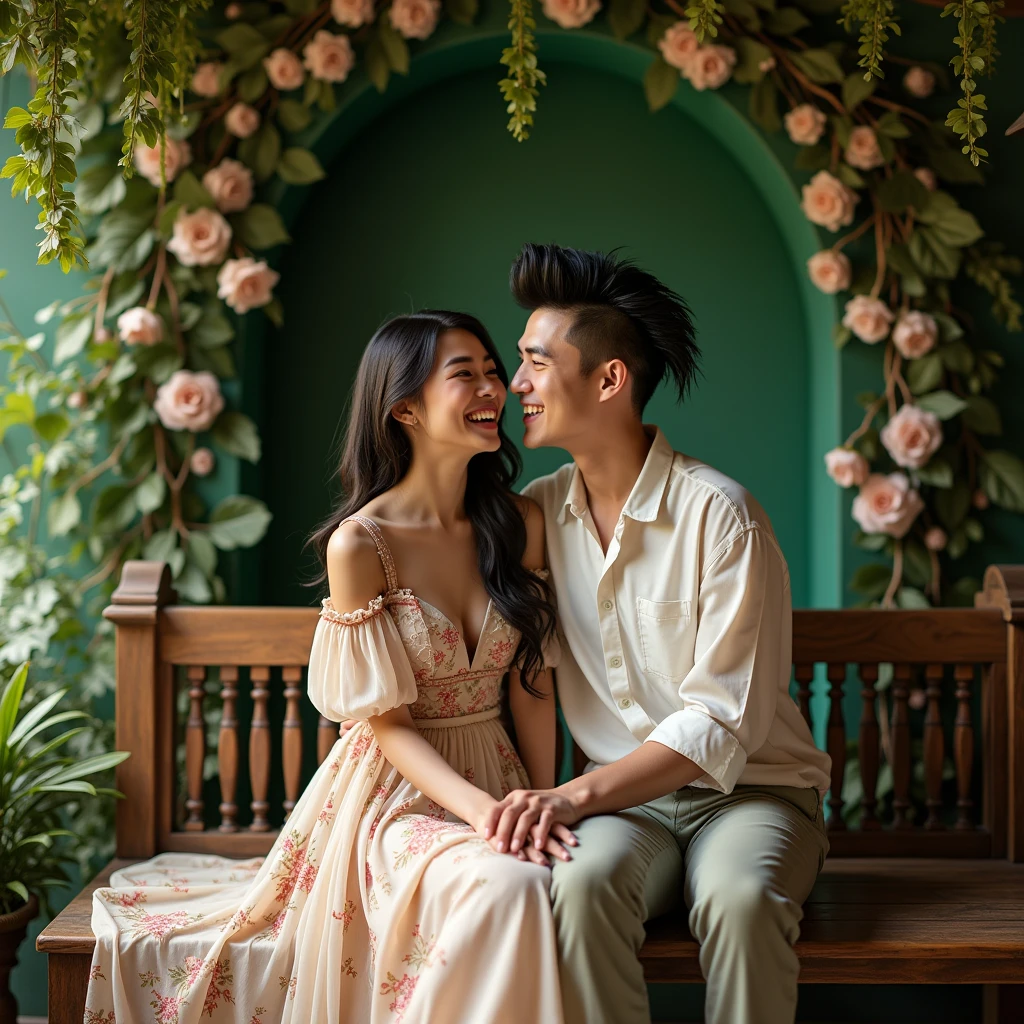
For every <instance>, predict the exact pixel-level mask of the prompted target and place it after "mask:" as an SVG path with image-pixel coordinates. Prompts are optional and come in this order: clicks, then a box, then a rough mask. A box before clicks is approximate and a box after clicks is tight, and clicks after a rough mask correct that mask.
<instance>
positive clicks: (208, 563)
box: [188, 530, 217, 577]
mask: <svg viewBox="0 0 1024 1024" xmlns="http://www.w3.org/2000/svg"><path fill="white" fill-rule="evenodd" d="M188 557H189V560H190V561H192V562H194V563H195V564H196V565H197V566H198V567H199V570H200V571H201V572H202V573H203V575H204V576H208V577H209V576H212V575H213V574H214V573H215V572H216V571H217V549H216V547H214V544H213V541H211V540H210V538H209V537H208V536H207V535H206V534H205V533H200V532H199V531H198V530H193V531H192V533H190V534H189V538H188Z"/></svg>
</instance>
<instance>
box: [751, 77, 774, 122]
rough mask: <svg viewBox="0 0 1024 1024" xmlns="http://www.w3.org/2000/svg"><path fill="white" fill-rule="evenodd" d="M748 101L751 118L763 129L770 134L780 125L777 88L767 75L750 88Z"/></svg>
mask: <svg viewBox="0 0 1024 1024" xmlns="http://www.w3.org/2000/svg"><path fill="white" fill-rule="evenodd" d="M748 102H749V106H748V109H749V112H750V117H751V119H752V120H753V121H754V123H755V124H757V125H759V126H760V127H761V128H762V129H763V130H764V131H766V132H768V133H769V134H771V133H773V132H777V131H778V130H779V129H780V128H781V127H782V119H781V118H780V117H779V93H778V89H776V87H775V83H774V82H773V81H772V80H771V78H769V77H768V76H767V75H765V77H764V78H762V79H761V81H760V82H756V83H755V84H754V86H753V87H752V88H751V90H750V99H749V101H748Z"/></svg>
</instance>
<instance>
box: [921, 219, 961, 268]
mask: <svg viewBox="0 0 1024 1024" xmlns="http://www.w3.org/2000/svg"><path fill="white" fill-rule="evenodd" d="M910 255H911V257H912V258H913V260H914V262H915V263H916V264H917V265H918V266H919V267H920V268H921V273H922V274H924V275H925V276H927V277H941V278H946V279H949V280H952V279H953V278H954V277H956V275H957V273H958V272H959V270H960V251H959V250H958V249H952V248H950V247H949V246H948V245H947V244H946V243H945V242H943V241H942V240H941V239H940V238H939V237H938V236H937V235H936V234H935V232H934V230H933V229H932V228H930V227H929V226H928V225H926V224H922V225H920V226H919V227H917V228H916V229H915V230H914V233H913V234H912V235H911V236H910Z"/></svg>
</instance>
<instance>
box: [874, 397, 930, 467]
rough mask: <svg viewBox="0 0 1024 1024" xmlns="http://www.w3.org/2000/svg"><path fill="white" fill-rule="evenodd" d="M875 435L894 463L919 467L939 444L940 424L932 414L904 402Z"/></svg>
mask: <svg viewBox="0 0 1024 1024" xmlns="http://www.w3.org/2000/svg"><path fill="white" fill-rule="evenodd" d="M878 438H879V440H880V441H881V442H882V444H883V445H884V446H885V450H886V451H887V452H888V453H889V454H890V455H891V456H892V461H893V462H895V463H896V465H897V466H903V467H904V468H906V469H920V468H921V467H922V466H923V465H924V464H925V463H926V462H927V461H928V460H929V459H930V458H931V457H932V456H933V455H934V454H935V452H936V451H937V450H938V448H939V445H941V444H942V424H941V423H939V417H938V416H936V415H935V413H933V412H925V410H924V409H918V407H917V406H916V405H904V406H901V408H900V411H899V412H898V413H896V415H895V416H893V417H892V419H890V420H889V422H888V423H886V425H885V426H884V427H882V430H881V433H880V434H879V435H878Z"/></svg>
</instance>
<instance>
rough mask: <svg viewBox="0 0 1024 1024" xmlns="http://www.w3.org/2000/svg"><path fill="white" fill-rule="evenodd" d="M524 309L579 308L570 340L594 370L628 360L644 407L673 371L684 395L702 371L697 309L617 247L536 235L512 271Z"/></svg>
mask: <svg viewBox="0 0 1024 1024" xmlns="http://www.w3.org/2000/svg"><path fill="white" fill-rule="evenodd" d="M509 287H510V288H511V290H512V295H513V297H514V298H515V300H516V302H517V303H518V304H519V305H520V306H522V307H523V308H524V309H529V310H535V309H540V308H543V307H547V308H553V309H560V310H565V311H567V312H570V313H572V314H574V320H573V325H572V327H571V328H570V329H569V331H568V332H567V334H566V340H567V341H569V342H570V343H572V344H573V345H575V346H576V347H577V348H578V349H579V350H580V356H581V360H580V369H581V372H582V373H583V374H584V376H588V375H589V374H590V373H591V372H592V371H593V369H594V367H596V366H597V365H598V364H599V363H601V362H603V361H606V360H608V359H613V358H617V359H622V360H623V362H625V364H626V366H627V368H628V369H629V371H630V373H631V374H632V375H633V402H634V404H635V406H636V407H637V411H638V412H642V411H643V408H644V406H645V405H646V404H647V403H648V401H650V398H651V396H652V395H653V394H654V392H655V390H656V389H657V387H658V385H659V384H660V383H661V381H662V380H663V379H664V378H665V375H666V374H671V375H672V378H673V380H674V381H675V385H676V388H677V390H678V392H679V398H680V400H682V399H684V398H685V397H686V395H687V393H688V392H689V390H690V387H691V386H692V384H693V381H694V378H695V377H696V376H697V375H698V374H699V373H700V367H699V361H700V349H699V348H698V346H697V341H696V331H695V329H694V326H693V317H692V314H691V312H690V308H689V307H688V306H687V304H686V302H685V301H684V300H683V298H682V297H681V296H680V295H678V294H677V293H676V292H674V291H673V290H672V289H671V288H669V287H668V286H667V285H665V284H662V282H661V281H659V280H658V279H657V278H656V277H655V276H654V275H653V274H650V273H648V272H647V271H646V270H641V269H640V268H639V267H638V266H636V264H635V263H633V262H632V260H628V259H623V258H619V257H618V256H617V255H616V254H615V252H611V253H603V252H587V251H585V250H582V249H569V248H565V247H563V246H560V245H538V244H536V243H533V242H528V243H527V244H526V245H524V246H523V248H522V251H521V252H520V253H519V255H518V256H517V257H516V260H515V262H514V263H513V264H512V269H511V271H510V273H509Z"/></svg>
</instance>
